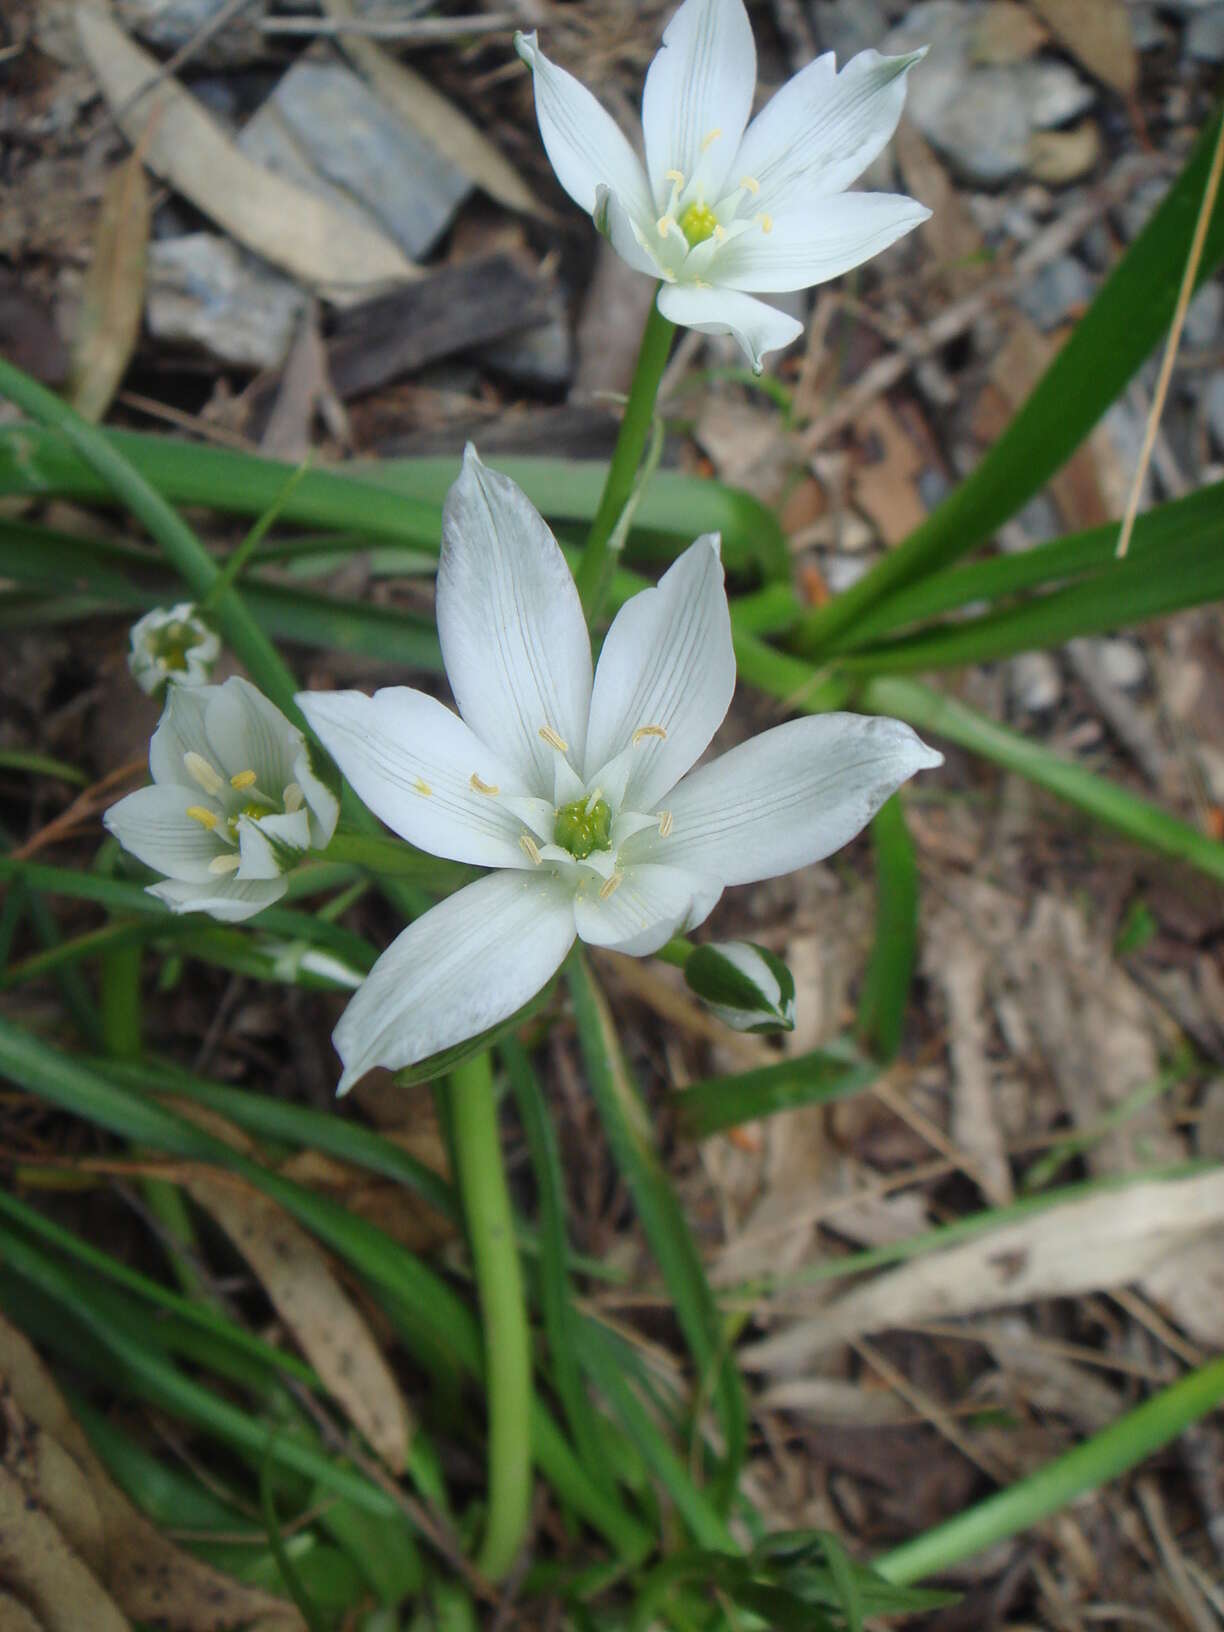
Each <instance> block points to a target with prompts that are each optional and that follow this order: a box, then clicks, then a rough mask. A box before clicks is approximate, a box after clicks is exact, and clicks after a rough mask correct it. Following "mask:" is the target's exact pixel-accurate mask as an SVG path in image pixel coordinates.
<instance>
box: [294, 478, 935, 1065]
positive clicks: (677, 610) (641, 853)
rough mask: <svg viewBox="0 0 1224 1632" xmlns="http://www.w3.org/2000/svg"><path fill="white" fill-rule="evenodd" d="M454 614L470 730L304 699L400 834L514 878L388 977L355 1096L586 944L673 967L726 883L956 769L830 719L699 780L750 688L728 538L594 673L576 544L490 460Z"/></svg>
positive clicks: (813, 844)
mask: <svg viewBox="0 0 1224 1632" xmlns="http://www.w3.org/2000/svg"><path fill="white" fill-rule="evenodd" d="M437 617H438V634H439V636H440V638H441V642H442V655H443V658H444V660H445V663H446V672H447V675H448V677H449V679H450V683H451V689H452V691H453V692H454V695H455V701H456V703H457V704H458V707H459V714H458V715H456V714H454V713H452V712H451V710H450V709H448V708H446V707H444V706H443V704H442V703H440V702H438V701H437V700H436V699H435V698H433V697H429V696H427V695H425V693H423V692H420V691H413V690H410V689H408V688H407V687H400V686H395V687H389V688H388V689H386V690H384V691H379V692H376V693H375V695H374V696H373V697H367V696H366V695H365V694H364V693H363V692H357V691H347V692H307V693H303V694H302V695H301V696H299V698H298V702H299V704H300V706H301V708H302V711H303V713H304V714H305V715H306V717H307V719H308V720H309V721H310V724H311V726H312V728H313V729H314V730H315V732H316V733H317V734H318V736H319V738H320V740H321V741H322V742H323V744H324V746H325V747H326V748H327V749H328V751H329V752H330V753H331V754H332V755H333V757H334V758H335V760H336V762H337V763H338V764H339V766H340V768H341V770H342V771H343V772H344V774H345V776H346V777H347V778H348V780H349V782H350V783H351V784H352V786H353V789H354V791H355V792H356V793H357V794H358V796H359V797H360V798H361V799H362V800H364V802H365V804H366V805H367V806H368V807H369V808H370V809H371V810H372V811H373V812H374V813H375V814H376V815H377V816H379V817H381V818H382V820H383V821H384V822H386V824H387V825H388V827H390V828H392V829H393V830H394V831H395V832H396V833H398V834H399V835H400V836H401V837H402V838H405V839H407V840H409V841H410V842H411V843H412V844H415V845H418V846H420V848H421V849H423V850H428V851H431V852H432V853H433V854H434V855H438V856H446V857H449V858H450V859H451V860H452V861H462V862H470V863H475V864H476V865H478V866H484V867H492V868H495V869H497V870H496V871H494V872H492V873H490V874H489V875H488V876H487V877H485V878H481V879H479V880H477V882H476V883H474V884H469V885H467V886H466V887H465V888H464V889H461V890H459V891H457V892H456V893H455V894H454V895H452V896H450V897H449V898H448V899H447V900H445V901H443V902H441V903H440V904H439V905H438V906H436V907H433V908H432V909H431V910H430V911H429V912H427V913H425V914H424V915H423V916H422V917H421V918H418V919H417V920H416V921H415V922H414V923H412V924H410V925H409V927H408V928H407V929H406V930H404V931H403V933H402V934H401V935H400V936H399V938H398V939H397V940H395V941H394V942H393V943H392V944H391V946H390V947H388V949H387V950H386V952H384V953H383V955H382V957H381V958H380V959H379V960H378V962H377V963H376V964H375V966H374V968H373V970H372V971H371V972H370V975H369V977H368V978H367V980H366V982H365V984H364V986H362V988H361V989H360V991H358V992H357V994H356V996H355V997H354V998H353V999H352V1001H351V1002H350V1003H349V1006H348V1008H347V1010H346V1011H345V1013H344V1016H343V1018H342V1019H341V1021H340V1024H339V1025H338V1026H337V1028H336V1031H335V1036H334V1041H335V1044H336V1048H337V1050H338V1052H339V1054H340V1057H341V1059H342V1060H343V1061H344V1075H343V1076H342V1078H341V1080H340V1090H341V1092H343V1091H344V1090H345V1089H347V1088H349V1087H350V1086H351V1085H352V1084H353V1083H354V1082H356V1081H357V1080H358V1078H359V1077H361V1076H363V1075H364V1073H365V1072H366V1071H368V1070H370V1069H371V1067H373V1066H376V1065H382V1066H388V1067H390V1068H391V1069H397V1068H400V1067H403V1066H407V1065H412V1064H415V1063H416V1062H417V1061H420V1060H423V1059H427V1058H428V1057H429V1056H430V1055H432V1054H436V1053H438V1052H440V1051H441V1050H442V1049H445V1048H450V1047H452V1046H453V1045H454V1044H456V1043H460V1042H463V1041H464V1040H465V1039H467V1038H469V1037H473V1036H476V1035H477V1034H478V1033H480V1032H483V1031H486V1030H488V1029H489V1028H491V1027H493V1026H496V1025H497V1024H498V1023H499V1022H501V1021H502V1020H504V1019H506V1018H507V1017H508V1016H509V1015H511V1014H513V1013H515V1011H516V1010H517V1009H519V1008H521V1007H522V1006H523V1004H525V1003H526V1002H527V1001H528V1000H529V999H530V998H531V997H533V996H534V995H535V993H536V992H538V991H539V990H540V988H541V987H542V986H543V985H544V984H545V983H546V982H547V981H548V980H549V978H550V977H551V976H552V975H553V973H554V972H555V971H556V969H557V968H558V967H559V966H560V964H561V961H562V959H563V958H564V957H565V955H566V953H567V952H568V951H569V949H570V947H571V945H572V944H573V941H574V937H575V935H577V936H580V937H581V938H582V940H584V941H586V942H588V943H590V944H591V945H594V946H604V947H610V948H612V949H613V950H615V951H618V952H629V953H633V954H635V955H638V956H642V955H645V954H646V953H650V952H654V951H657V950H658V948H659V947H661V946H662V945H663V944H664V943H665V942H666V941H667V940H669V939H670V938H671V936H673V935H675V934H677V933H678V932H680V931H682V930H687V929H692V928H693V927H694V926H695V925H697V924H699V923H701V922H702V920H703V919H704V918H705V917H706V916H707V915H708V914H709V913H710V912H711V911H712V909H713V907H714V905H715V903H716V902H717V900H718V898H719V896H720V895H721V894H722V892H723V888H724V886H725V885H728V884H750V883H752V882H753V881H754V880H756V879H761V878H771V877H773V876H774V875H775V874H778V873H786V872H790V871H791V870H792V869H793V868H796V867H804V866H806V865H807V864H808V863H809V862H811V861H817V860H819V859H820V858H821V857H822V856H827V855H828V854H829V853H830V851H832V850H836V849H838V848H839V847H840V846H841V845H843V844H845V843H846V842H847V840H849V839H850V838H852V837H853V836H854V834H855V833H857V832H858V831H859V829H860V828H861V827H862V826H863V824H864V823H865V822H866V821H868V820H869V818H870V817H871V816H872V815H873V814H874V812H875V811H876V810H878V809H879V807H880V805H882V804H883V802H884V800H885V799H887V798H888V796H889V795H890V794H891V793H893V792H894V791H895V789H896V788H897V787H898V786H899V785H900V784H901V783H902V782H904V781H905V780H906V778H907V777H909V776H911V775H913V773H914V772H915V771H917V770H920V769H922V768H923V767H925V766H931V765H938V764H940V762H941V757H942V756H941V755H939V754H937V753H934V752H932V750H931V749H929V748H927V747H925V746H924V745H923V744H922V743H921V742H920V741H919V740H918V738H917V737H916V736H915V735H914V733H913V732H912V731H911V730H910V728H909V726H907V725H902V724H901V723H899V722H898V721H896V720H885V719H867V718H861V717H859V716H856V715H853V714H826V715H822V716H820V717H817V718H810V719H804V720H794V721H791V722H790V723H789V724H786V725H780V726H777V727H776V728H775V729H774V730H772V731H766V732H765V733H763V735H761V736H759V737H754V738H753V739H752V740H751V741H750V742H746V743H743V744H742V745H741V746H740V747H738V748H733V749H732V750H731V751H730V753H727V754H724V755H723V757H722V758H721V759H718V760H715V761H714V762H713V763H712V764H710V765H705V766H703V767H701V769H699V770H696V771H694V770H692V766H693V765H694V764H695V763H696V761H697V760H698V759H699V758H700V756H701V755H702V753H704V751H705V749H706V747H707V746H708V744H709V742H710V739H711V737H713V735H714V732H715V731H716V730H717V729H718V726H719V725H720V723H721V722H722V719H723V716H724V715H725V714H726V712H727V707H728V705H729V704H730V701H731V693H732V691H733V690H734V688H735V656H734V653H733V651H732V646H731V620H730V614H729V610H728V607H727V596H726V591H725V590H724V588H723V573H722V564H721V562H720V560H719V555H718V540H717V538H716V537H714V536H713V535H709V534H707V535H706V536H705V537H703V538H699V539H698V540H697V542H696V543H695V544H693V545H692V546H690V548H689V549H687V550H686V551H685V552H684V554H683V555H682V556H681V557H680V559H679V560H678V561H676V562H675V564H674V565H673V566H672V567H670V568H669V569H668V571H667V572H666V573H665V574H664V575H663V577H662V579H661V580H660V582H659V585H658V587H657V588H654V589H647V590H643V591H642V592H641V594H639V595H635V596H634V597H633V598H632V599H631V600H630V601H627V602H626V603H625V605H624V606H623V607H622V608H621V610H620V611H619V612H618V613H617V615H616V617H615V619H614V620H613V622H612V626H611V628H610V629H609V630H608V634H607V638H606V639H605V641H604V645H603V650H602V652H601V654H600V658H599V667H598V669H597V670H596V671H595V673H594V675H593V676H592V665H591V645H590V640H589V638H588V636H587V630H586V625H585V623H584V621H583V616H582V607H581V604H580V602H579V599H578V593H577V590H576V589H575V587H574V580H573V578H572V577H571V576H570V571H569V568H568V567H567V565H566V563H565V558H564V557H563V556H562V554H561V551H560V549H559V548H558V546H557V543H556V540H555V539H554V538H553V536H552V534H551V533H550V532H549V530H548V528H547V526H546V525H545V524H544V521H543V520H542V519H541V517H540V516H539V514H538V513H537V512H536V510H535V509H534V508H533V506H532V505H531V503H530V502H529V500H528V499H527V497H526V495H525V494H523V493H522V492H521V491H520V489H519V488H517V487H516V486H515V484H514V483H513V482H512V481H510V480H509V479H508V478H507V477H505V476H501V475H499V474H498V473H497V472H495V471H492V470H489V469H488V468H487V467H486V466H485V465H483V464H481V462H480V460H479V459H478V458H477V457H476V455H475V453H474V452H473V451H472V450H471V449H470V448H469V449H468V452H467V454H466V457H465V459H464V465H463V472H462V474H461V476H460V477H459V480H458V481H457V482H456V483H455V485H454V487H453V488H452V489H451V491H450V494H449V496H448V498H447V501H446V508H445V511H444V513H443V523H442V555H441V560H440V562H439V567H438V589H437ZM686 773H687V774H686Z"/></svg>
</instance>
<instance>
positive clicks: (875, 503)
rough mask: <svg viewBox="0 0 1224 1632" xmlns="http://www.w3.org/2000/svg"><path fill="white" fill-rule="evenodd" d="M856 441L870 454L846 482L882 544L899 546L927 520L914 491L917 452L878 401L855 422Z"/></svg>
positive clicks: (918, 497) (915, 487)
mask: <svg viewBox="0 0 1224 1632" xmlns="http://www.w3.org/2000/svg"><path fill="white" fill-rule="evenodd" d="M854 428H855V431H856V432H857V434H858V438H859V440H860V441H862V442H865V443H866V444H867V445H868V448H869V450H870V452H869V456H868V459H867V460H866V461H865V462H864V463H862V464H856V465H855V467H854V470H853V474H852V476H851V479H850V486H851V491H852V495H853V502H854V503H855V505H857V507H858V508H859V509H860V510H861V511H862V512H863V514H864V515H866V516H868V517H870V519H871V520H872V521H873V522H874V523H875V526H876V530H877V531H878V533H879V535H880V537H881V538H882V539H883V540H884V542H885V544H888V545H894V544H900V542H901V540H902V539H903V538H908V537H909V535H910V533H912V532H913V530H914V528H915V527H917V526H918V524H919V523H920V522H922V521H925V519H926V505H925V504H923V502H922V498H921V496H920V495H919V492H918V486H917V478H918V474H919V472H920V471H921V469H922V460H921V458H920V457H919V454H918V450H917V448H915V446H914V444H913V443H912V442H911V441H910V439H909V436H908V435H907V433H906V431H905V429H904V427H903V426H902V424H901V422H900V420H899V419H898V418H897V416H896V415H895V414H894V413H893V411H892V409H891V408H890V407H889V406H888V404H887V403H886V402H885V401H884V399H883V398H882V397H881V398H880V399H879V400H878V401H876V402H873V403H872V405H871V407H870V408H867V409H866V410H864V412H863V413H862V414H860V415H859V417H858V418H857V419H856V420H855V422H854Z"/></svg>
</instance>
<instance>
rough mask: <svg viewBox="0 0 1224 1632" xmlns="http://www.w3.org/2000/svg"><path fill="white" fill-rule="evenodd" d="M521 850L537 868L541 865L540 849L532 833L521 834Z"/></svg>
mask: <svg viewBox="0 0 1224 1632" xmlns="http://www.w3.org/2000/svg"><path fill="white" fill-rule="evenodd" d="M519 849H520V850H522V851H524V852H525V853H526V854H527V855H528V856H530V857H531V860H532V862H533V863H534V864H535V866H537V867H538V866H539V865H540V861H541V859H542V858H541V856H540V847H539V845H538V844H537V843H536V842H535V840H534V839H533V838H532V836H531V834H530V833H520V834H519Z"/></svg>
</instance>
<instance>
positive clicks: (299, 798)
mask: <svg viewBox="0 0 1224 1632" xmlns="http://www.w3.org/2000/svg"><path fill="white" fill-rule="evenodd" d="M281 802H282V803H283V804H284V807H285V814H286V816H292V815H293V814H294V812H295V811H299V810H301V808H302V806H303V805H304V804H305V803H306V795H305V794H304V793H303V792H302V785H301V783H300V782H286V783H285V791H284V793H283V794H282V795H281Z"/></svg>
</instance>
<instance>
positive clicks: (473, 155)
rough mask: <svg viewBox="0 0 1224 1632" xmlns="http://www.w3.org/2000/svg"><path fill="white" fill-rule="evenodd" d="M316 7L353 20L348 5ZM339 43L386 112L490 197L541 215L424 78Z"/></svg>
mask: <svg viewBox="0 0 1224 1632" xmlns="http://www.w3.org/2000/svg"><path fill="white" fill-rule="evenodd" d="M322 5H323V10H324V11H325V12H326V13H327V15H328V16H329V17H334V18H336V19H337V20H338V21H341V22H347V21H349V20H350V19H351V18H353V17H354V16H356V15H357V12H356V8H355V7H354V6H353V5H352V3H351V0H322ZM340 44H341V45H342V46H343V47H344V49H345V51H346V52H347V53H348V55H349V56H350V57H351V58H352V60H353V63H354V65H355V66H356V67H357V68H358V69H360V71H361V72H362V73H363V74H364V75H365V77H366V78H367V79H368V80H369V82H370V84H371V85H372V86H373V87H374V89H375V90H376V91H377V92H378V94H379V96H381V97H382V99H383V101H384V102H385V103H386V104H387V105H388V107H390V108H391V109H392V110H393V111H394V112H395V113H397V114H399V116H400V118H401V119H403V120H405V121H406V123H408V124H409V125H411V126H412V128H413V130H415V131H417V132H418V133H419V134H420V135H422V136H424V137H425V139H426V140H427V141H429V142H431V143H432V144H433V146H434V147H436V148H437V149H438V150H439V152H441V153H444V154H445V155H446V157H447V158H448V159H449V160H450V161H451V163H452V164H456V165H458V167H459V169H460V170H462V171H463V172H464V174H465V175H468V176H470V177H471V178H472V180H473V181H474V182H475V183H476V185H477V186H478V187H480V188H482V189H483V190H484V191H485V192H486V193H488V194H489V196H490V198H495V199H497V201H498V203H499V204H504V205H506V207H507V208H508V209H511V210H521V211H523V212H524V213H525V214H527V215H545V214H546V213H547V212H546V211H545V210H544V208H543V206H542V205H541V204H540V202H539V200H538V199H537V198H536V196H535V194H534V193H533V192H532V191H531V189H530V188H529V187H528V186H527V183H526V182H525V181H524V180H523V178H522V177H521V176H520V175H519V173H518V171H517V170H516V169H515V168H514V166H513V165H512V164H511V163H510V161H509V160H508V159H507V158H506V157H505V156H504V155H503V154H502V153H501V152H500V150H499V149H498V148H497V147H495V146H494V144H493V143H492V142H491V141H490V140H489V138H488V137H487V136H486V135H484V133H483V132H482V131H480V130H478V129H477V128H476V126H475V125H474V124H473V123H472V122H471V120H470V119H468V117H467V116H466V115H465V114H462V113H460V111H459V109H458V108H457V107H455V105H454V103H453V102H449V101H447V99H446V97H444V96H443V95H442V94H441V92H439V91H435V90H434V88H433V86H432V85H431V84H430V83H429V81H428V80H427V79H425V78H423V77H422V75H420V74H418V73H414V72H413V70H412V69H411V68H408V67H405V65H404V64H403V63H402V62H397V61H396V59H395V58H394V57H393V56H392V55H391V54H390V52H389V51H385V50H384V49H383V48H382V46H380V45H378V44H376V43H375V41H373V40H366V39H362V38H361V36H360V35H359V34H341V36H340Z"/></svg>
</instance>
